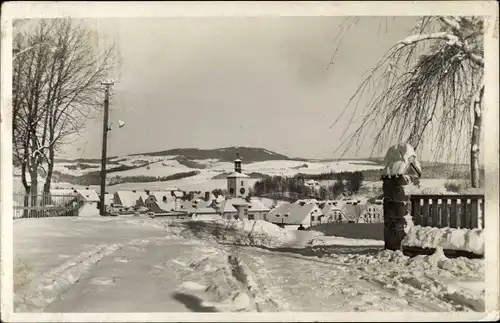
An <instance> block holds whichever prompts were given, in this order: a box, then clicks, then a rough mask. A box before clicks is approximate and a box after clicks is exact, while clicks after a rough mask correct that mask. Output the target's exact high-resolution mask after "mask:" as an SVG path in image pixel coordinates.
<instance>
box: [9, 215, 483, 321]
mask: <svg viewBox="0 0 500 323" xmlns="http://www.w3.org/2000/svg"><path fill="white" fill-rule="evenodd" d="M14 243H15V246H14V256H15V269H14V272H15V281H14V285H15V293H16V298H15V306H16V308H18V309H21V310H23V309H24V310H29V311H45V312H112V311H123V308H124V306H126V308H127V311H129V312H134V311H136V312H154V311H158V312H165V311H169V310H170V311H175V312H180V311H196V312H226V311H227V312H240V311H245V312H283V311H311V312H334V311H341V312H349V311H397V312H401V311H404V312H416V311H423V312H436V311H441V312H448V311H484V260H483V259H475V260H470V259H466V258H458V259H447V258H446V257H445V256H444V254H443V253H442V250H440V249H439V248H438V250H437V251H436V253H435V254H434V255H431V256H417V257H414V258H409V257H406V256H404V255H402V254H401V253H400V252H391V251H384V250H382V246H381V244H382V242H381V241H376V240H375V241H374V240H367V239H364V240H359V239H346V238H337V237H324V236H322V235H321V234H320V233H317V232H309V231H305V232H304V231H301V232H299V231H288V230H283V229H281V228H279V227H277V226H275V225H273V224H270V223H267V222H265V221H220V220H217V221H179V222H173V221H168V220H161V219H155V220H153V219H145V218H128V219H124V218H86V219H84V218H63V219H50V218H49V219H47V218H46V219H23V220H19V221H15V222H14ZM138 290H140V291H141V295H142V296H141V297H137V291H138Z"/></svg>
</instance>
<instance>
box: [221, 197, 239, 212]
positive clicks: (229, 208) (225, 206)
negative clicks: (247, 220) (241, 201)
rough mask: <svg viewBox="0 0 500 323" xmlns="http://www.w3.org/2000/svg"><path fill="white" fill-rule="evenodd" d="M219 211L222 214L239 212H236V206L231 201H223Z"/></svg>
mask: <svg viewBox="0 0 500 323" xmlns="http://www.w3.org/2000/svg"><path fill="white" fill-rule="evenodd" d="M219 211H220V212H222V213H225V212H238V210H236V209H235V208H234V206H233V205H232V204H231V203H230V200H226V201H222V202H221V205H220V209H219Z"/></svg>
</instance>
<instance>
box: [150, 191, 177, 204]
mask: <svg viewBox="0 0 500 323" xmlns="http://www.w3.org/2000/svg"><path fill="white" fill-rule="evenodd" d="M149 195H150V196H154V197H155V199H156V200H157V201H159V202H163V197H166V198H167V201H170V200H172V199H174V197H173V196H172V193H171V192H168V191H153V192H151V191H150V192H149Z"/></svg>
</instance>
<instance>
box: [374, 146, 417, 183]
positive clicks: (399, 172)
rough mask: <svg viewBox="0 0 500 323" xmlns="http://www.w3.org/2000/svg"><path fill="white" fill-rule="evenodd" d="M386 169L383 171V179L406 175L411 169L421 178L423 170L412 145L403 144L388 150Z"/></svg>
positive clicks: (385, 159) (385, 160)
mask: <svg viewBox="0 0 500 323" xmlns="http://www.w3.org/2000/svg"><path fill="white" fill-rule="evenodd" d="M384 162H385V165H386V166H385V167H384V169H383V170H382V177H388V178H391V177H399V176H403V175H406V174H407V172H408V170H409V169H410V167H411V168H412V169H413V170H414V171H415V172H416V173H417V175H418V176H419V177H420V176H422V168H421V166H420V163H419V162H418V160H417V154H416V153H415V150H414V149H413V147H412V146H411V145H410V144H407V143H404V142H401V143H398V144H396V145H394V146H392V147H390V148H389V149H388V150H387V153H386V155H385V158H384Z"/></svg>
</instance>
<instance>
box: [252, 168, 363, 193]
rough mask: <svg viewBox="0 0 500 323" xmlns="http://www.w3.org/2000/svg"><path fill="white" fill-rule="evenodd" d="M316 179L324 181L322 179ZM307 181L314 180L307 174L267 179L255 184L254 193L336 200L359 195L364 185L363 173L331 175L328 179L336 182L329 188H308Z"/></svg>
mask: <svg viewBox="0 0 500 323" xmlns="http://www.w3.org/2000/svg"><path fill="white" fill-rule="evenodd" d="M316 176H317V175H316ZM306 177H308V178H306ZM316 178H319V179H317V180H322V179H321V178H320V177H316ZM306 179H313V178H310V177H309V176H305V174H297V175H295V176H294V177H282V176H272V177H266V178H263V179H261V180H260V181H257V182H256V183H255V184H254V186H253V193H254V195H256V196H267V197H269V196H271V195H280V196H281V197H284V196H287V197H289V198H291V199H303V198H320V199H334V198H338V197H339V196H340V195H342V194H346V193H347V194H352V193H357V192H358V191H359V190H360V189H361V186H362V185H363V180H364V177H363V173H362V172H341V173H329V177H328V178H326V179H327V180H336V182H335V183H333V184H332V185H329V186H327V187H324V186H320V187H317V186H314V185H313V186H308V185H306V183H305V181H306Z"/></svg>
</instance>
